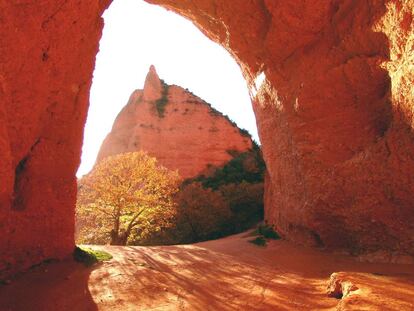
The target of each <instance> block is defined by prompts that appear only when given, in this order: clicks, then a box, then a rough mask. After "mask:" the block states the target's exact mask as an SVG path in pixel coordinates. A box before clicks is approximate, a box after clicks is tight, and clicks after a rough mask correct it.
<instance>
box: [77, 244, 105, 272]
mask: <svg viewBox="0 0 414 311" xmlns="http://www.w3.org/2000/svg"><path fill="white" fill-rule="evenodd" d="M73 259H74V260H75V261H77V262H81V263H83V264H84V265H85V266H87V267H89V266H92V265H94V264H96V263H99V262H102V261H108V260H111V259H112V255H111V254H109V253H107V252H104V251H98V250H93V249H91V248H86V247H79V246H76V247H75V250H74V251H73Z"/></svg>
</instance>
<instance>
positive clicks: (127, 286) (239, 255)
mask: <svg viewBox="0 0 414 311" xmlns="http://www.w3.org/2000/svg"><path fill="white" fill-rule="evenodd" d="M247 240H248V239H246V238H244V237H243V235H236V236H232V237H228V238H225V239H222V240H217V241H210V242H204V243H198V244H194V245H183V246H162V247H109V246H96V248H99V249H105V250H106V251H108V252H110V253H111V254H112V255H113V256H114V258H113V259H112V260H111V261H110V262H106V263H104V264H102V265H99V266H97V267H95V268H89V269H88V268H84V267H83V266H82V265H80V264H77V263H74V262H72V261H70V260H68V261H66V262H59V263H52V264H47V265H41V266H39V267H37V268H34V269H32V271H29V272H27V273H25V274H22V275H20V276H18V277H17V278H15V279H13V280H11V283H10V284H8V285H2V286H0V310H2V311H3V310H25V311H26V310H42V311H43V310H45V311H48V310H51V311H52V310H53V311H56V310H76V311H78V310H79V311H82V310H134V311H135V310H195V311H198V310H200V311H201V310H203V311H205V310H219V311H226V310H385V311H387V310H410V311H411V310H414V267H413V266H409V265H374V264H362V263H359V262H356V261H354V260H353V259H351V258H347V257H344V256H339V255H332V254H327V253H323V252H318V251H315V250H310V249H305V248H298V247H294V246H292V245H291V244H289V243H287V242H284V241H272V242H271V243H270V244H269V245H268V247H266V248H261V247H257V246H255V245H253V244H251V243H248V242H247ZM341 271H342V272H343V273H340V274H339V276H338V278H339V279H341V280H344V281H345V283H343V284H344V287H346V285H347V283H346V281H348V282H352V284H353V286H354V287H353V288H352V289H353V291H351V292H350V294H349V295H347V296H346V297H344V298H343V299H336V298H331V297H328V295H327V294H326V285H327V283H328V280H329V277H330V275H331V274H332V273H333V272H341Z"/></svg>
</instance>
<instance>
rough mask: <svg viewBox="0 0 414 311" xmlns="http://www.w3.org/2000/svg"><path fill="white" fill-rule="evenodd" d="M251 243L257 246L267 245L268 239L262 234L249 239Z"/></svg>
mask: <svg viewBox="0 0 414 311" xmlns="http://www.w3.org/2000/svg"><path fill="white" fill-rule="evenodd" d="M249 243H252V244H255V245H257V246H262V247H265V246H266V244H267V241H266V240H265V238H263V237H262V236H259V237H257V238H255V239H253V240H249Z"/></svg>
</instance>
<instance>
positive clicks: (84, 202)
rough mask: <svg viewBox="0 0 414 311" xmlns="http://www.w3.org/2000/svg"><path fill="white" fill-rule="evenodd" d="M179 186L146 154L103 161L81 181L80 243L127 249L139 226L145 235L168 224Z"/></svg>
mask: <svg viewBox="0 0 414 311" xmlns="http://www.w3.org/2000/svg"><path fill="white" fill-rule="evenodd" d="M179 182H180V178H179V176H178V173H177V172H174V171H170V170H168V169H166V168H165V167H162V166H159V165H157V161H156V159H155V158H152V157H150V156H148V155H147V154H146V153H144V152H131V153H123V154H118V155H115V156H113V157H108V158H105V159H103V160H102V161H100V162H99V163H98V164H97V165H96V166H95V168H94V169H93V170H92V172H91V173H89V174H88V175H87V176H85V177H83V178H82V179H81V180H80V181H79V185H78V189H79V190H78V200H77V224H78V230H77V231H78V237H77V240H78V242H79V243H107V242H108V241H109V242H110V243H111V244H115V245H126V243H127V242H128V239H129V238H130V237H131V236H132V234H134V232H137V229H138V228H139V232H140V234H141V235H143V234H145V232H154V231H158V230H160V228H162V227H166V226H168V225H169V224H170V223H171V220H172V218H173V217H174V215H175V212H176V208H175V204H174V202H173V199H172V197H173V195H174V194H175V193H176V192H177V191H178V184H179Z"/></svg>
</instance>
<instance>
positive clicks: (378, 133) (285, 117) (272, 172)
mask: <svg viewBox="0 0 414 311" xmlns="http://www.w3.org/2000/svg"><path fill="white" fill-rule="evenodd" d="M149 2H151V3H157V4H162V5H163V6H165V7H167V8H169V9H171V10H173V11H176V12H178V13H179V14H182V15H184V16H186V17H188V18H189V19H191V20H193V21H194V23H195V24H196V25H198V26H199V27H200V28H201V29H202V30H203V32H204V33H205V34H206V35H207V36H209V37H210V38H211V39H212V40H215V41H217V42H219V43H220V44H222V45H223V46H224V47H225V48H226V49H227V50H228V51H229V52H230V53H231V54H232V55H233V56H234V57H235V58H236V60H238V62H239V64H240V65H241V67H242V69H243V71H244V75H245V77H246V79H247V81H248V82H249V85H250V87H251V90H252V97H253V98H254V101H255V104H254V108H255V113H256V116H257V119H258V120H257V121H258V126H259V134H260V138H261V141H262V144H263V151H264V157H265V160H266V163H267V167H268V170H269V176H268V178H267V181H268V183H267V185H266V207H265V210H266V211H265V217H266V219H267V220H268V221H270V222H271V223H273V224H275V225H276V227H277V229H278V230H279V231H280V232H281V233H282V234H283V235H285V236H286V237H287V238H289V239H292V240H295V241H297V242H300V243H305V244H311V245H319V246H327V247H336V248H346V249H348V250H351V251H353V252H355V253H358V252H368V253H375V252H377V251H379V250H386V251H387V252H388V254H387V255H386V256H388V257H386V258H383V259H384V260H398V258H402V257H401V256H404V255H406V254H410V255H414V248H413V246H414V234H413V233H414V208H413V203H414V191H413V190H414V189H413V188H414V181H413V179H412V177H413V176H414V162H413V154H414V153H413V151H414V150H413V138H414V137H413V134H412V121H411V115H412V111H413V101H412V96H413V95H412V94H413V93H412V92H411V85H412V82H413V73H412V70H411V71H410V69H409V66H412V65H413V57H412V55H413V53H412V47H411V46H412V42H413V41H412V40H413V35H412V33H413V31H412V26H413V23H412V13H413V3H412V2H411V1H378V0H367V1H346V0H343V1H333V0H332V1H326V0H300V1H299V0H297V1H274V0H264V1H260V0H257V1H242V0H240V1H218V0H217V1H202V0H200V1H190V0H187V1H174V0H150V1H149ZM235 12H237V14H235ZM262 73H263V75H261V74H262ZM257 77H264V82H263V83H262V84H261V85H260V86H259V85H256V84H257V82H260V81H259V79H257ZM255 80H256V81H255ZM256 92H257V94H256Z"/></svg>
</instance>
